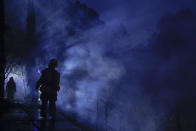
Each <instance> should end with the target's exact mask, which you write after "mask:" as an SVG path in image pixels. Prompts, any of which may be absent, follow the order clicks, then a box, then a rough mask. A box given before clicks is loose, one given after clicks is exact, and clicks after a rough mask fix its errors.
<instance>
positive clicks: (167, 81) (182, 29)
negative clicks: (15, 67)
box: [7, 0, 196, 131]
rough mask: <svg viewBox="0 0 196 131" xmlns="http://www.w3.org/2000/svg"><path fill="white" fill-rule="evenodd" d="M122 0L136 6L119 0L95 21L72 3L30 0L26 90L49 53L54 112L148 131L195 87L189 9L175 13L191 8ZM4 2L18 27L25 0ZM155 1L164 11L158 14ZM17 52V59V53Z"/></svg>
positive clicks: (159, 124) (22, 22)
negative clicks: (54, 74)
mask: <svg viewBox="0 0 196 131" xmlns="http://www.w3.org/2000/svg"><path fill="white" fill-rule="evenodd" d="M127 2H128V3H129V4H131V5H132V6H133V7H134V5H137V6H135V8H132V9H129V8H127V7H126V6H125V4H124V3H125V2H122V3H121V4H120V5H121V7H123V8H124V9H123V10H121V9H122V8H118V9H117V8H116V7H115V8H111V10H110V11H107V12H104V14H102V12H100V14H101V17H102V18H104V22H102V20H100V18H99V15H98V14H97V13H96V12H95V11H93V10H92V9H90V8H88V7H86V6H85V5H83V4H81V3H79V2H76V3H75V2H71V1H63V0H58V2H57V1H54V0H50V1H48V0H47V1H46V0H45V1H44V0H42V1H39V0H35V1H34V8H35V16H36V34H37V35H38V37H37V46H36V48H35V49H33V51H32V50H31V49H30V50H31V51H30V54H28V53H29V51H28V50H29V49H27V52H28V53H25V54H27V55H28V56H29V57H27V58H26V59H25V62H24V61H23V63H24V65H23V66H25V68H26V71H27V72H25V71H24V72H25V73H26V74H25V78H24V80H25V81H31V82H30V83H28V84H26V86H29V88H30V87H31V88H33V86H34V83H35V81H36V80H37V79H38V77H39V75H40V74H39V73H40V72H41V70H42V69H44V68H45V67H47V63H48V60H49V59H50V58H53V57H56V58H57V59H58V60H59V68H58V70H59V71H60V73H61V91H60V92H59V97H58V106H59V107H60V108H61V109H63V110H64V111H70V112H74V113H75V114H77V116H78V118H80V119H82V120H83V121H84V120H85V121H87V122H89V123H90V122H91V124H92V125H96V124H97V125H100V126H102V127H103V128H105V129H106V128H107V129H113V130H117V131H120V130H123V131H130V130H134V131H137V130H141V131H155V130H159V129H160V128H162V127H163V125H162V123H163V121H164V120H166V119H167V114H168V113H169V112H170V110H171V109H172V107H173V106H174V105H175V103H176V102H177V101H178V100H180V99H184V98H186V97H185V96H184V94H185V92H187V94H188V93H189V91H190V90H191V91H193V90H194V88H193V87H194V85H195V82H194V79H193V78H194V76H195V68H194V67H195V60H194V57H195V45H194V42H195V38H194V34H195V33H196V32H195V29H196V26H195V24H194V23H195V22H196V16H195V12H194V11H193V10H191V9H186V10H182V9H183V8H186V7H191V6H192V5H191V6H190V4H189V2H190V3H191V1H189V2H184V1H181V4H179V5H175V6H172V5H174V4H172V5H170V6H168V3H170V2H168V3H167V1H165V2H163V1H162V2H161V1H158V2H153V1H152V2H151V3H150V2H144V3H145V4H146V3H148V4H147V6H145V4H144V3H143V4H141V5H142V6H141V8H139V7H140V4H139V3H135V2H133V1H132V2H131V1H127ZM117 3H119V2H117ZM171 3H172V2H171ZM185 3H186V4H185ZM7 4H9V5H7V6H8V7H9V8H8V7H7V16H9V17H7V18H9V19H7V24H8V25H9V26H11V27H12V28H14V29H15V28H16V27H17V28H19V30H20V31H22V32H25V30H26V26H24V25H26V24H25V21H26V16H27V13H25V12H27V11H28V8H24V9H23V8H19V7H20V6H21V5H26V6H27V5H28V4H27V1H26V0H18V3H16V2H14V1H11V0H9V1H8V2H7ZM88 4H89V3H88ZM127 5H128V4H127ZM155 5H156V6H158V7H162V6H164V7H165V8H163V7H162V8H160V10H159V11H157V9H155V8H154V7H155ZM183 5H184V6H183ZM111 6H112V5H111ZM13 7H14V8H13ZM143 7H145V8H143ZM171 7H173V8H171ZM113 9H114V10H115V11H114V10H113ZM116 9H117V10H116ZM137 9H138V10H137ZM155 10H156V11H155ZM180 10H182V11H180ZM113 11H114V12H113ZM119 11H120V12H119ZM165 11H168V12H171V13H165ZM13 12H18V13H16V14H17V16H18V15H19V14H20V15H21V17H17V18H14V19H16V23H18V24H16V23H15V22H14V23H13V22H12V21H11V18H10V17H11V15H10V14H12V13H13ZM116 12H118V13H117V14H116ZM125 12H126V13H125ZM103 16H104V17H103ZM108 16H109V17H108ZM127 16H129V17H127ZM160 18H161V19H160ZM16 25H20V26H16ZM156 25H158V26H156ZM10 43H12V42H10ZM19 43H20V42H15V43H14V44H13V45H15V46H16V47H17V45H18V44H19ZM22 47H23V48H24V47H28V46H23V45H22ZM10 52H12V51H10ZM12 53H13V54H14V53H15V49H13V52H12ZM18 53H20V51H18ZM18 53H15V56H16V57H19V56H22V55H24V54H22V55H18ZM20 71H21V69H20ZM20 71H19V72H20ZM32 72H33V73H32ZM26 79H28V80H26ZM17 80H18V78H17ZM18 81H19V80H18ZM18 83H20V82H18ZM187 89H188V90H187ZM21 94H22V93H21Z"/></svg>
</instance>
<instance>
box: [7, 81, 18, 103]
mask: <svg viewBox="0 0 196 131" xmlns="http://www.w3.org/2000/svg"><path fill="white" fill-rule="evenodd" d="M6 93H7V98H8V100H10V101H12V100H14V94H15V93H16V83H15V82H14V78H13V77H10V79H9V81H8V83H7V85H6Z"/></svg>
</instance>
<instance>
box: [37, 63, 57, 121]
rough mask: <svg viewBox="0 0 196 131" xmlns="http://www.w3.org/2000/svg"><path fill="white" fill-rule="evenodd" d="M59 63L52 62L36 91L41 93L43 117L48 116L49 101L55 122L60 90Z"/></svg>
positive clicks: (38, 82) (43, 73)
mask: <svg viewBox="0 0 196 131" xmlns="http://www.w3.org/2000/svg"><path fill="white" fill-rule="evenodd" d="M57 65H58V62H57V60H56V59H52V60H50V63H49V65H48V68H47V69H45V70H43V71H42V75H41V77H40V79H39V80H38V81H37V84H36V90H38V89H39V87H40V91H41V96H40V99H41V102H42V104H41V112H40V115H41V116H42V117H46V114H47V104H48V101H49V113H50V116H51V117H52V120H55V117H56V100H57V91H59V90H60V87H59V82H60V73H59V72H57V71H56V70H55V68H56V67H57Z"/></svg>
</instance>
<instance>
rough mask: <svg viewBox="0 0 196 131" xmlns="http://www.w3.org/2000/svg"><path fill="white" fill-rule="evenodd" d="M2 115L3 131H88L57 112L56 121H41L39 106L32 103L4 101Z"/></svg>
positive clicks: (0, 126) (1, 125) (1, 124)
mask: <svg viewBox="0 0 196 131" xmlns="http://www.w3.org/2000/svg"><path fill="white" fill-rule="evenodd" d="M1 105H3V106H2V107H3V108H1V113H0V129H1V131H40V130H41V131H82V130H84V131H86V130H88V129H85V127H83V126H82V125H80V124H79V123H77V122H76V121H74V120H73V119H71V118H69V117H66V115H65V114H64V113H63V112H61V111H57V118H56V121H52V120H50V119H49V118H47V119H41V118H40V116H39V105H38V104H35V103H32V102H17V103H16V102H15V103H10V102H7V101H4V102H3V103H1Z"/></svg>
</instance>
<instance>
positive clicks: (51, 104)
mask: <svg viewBox="0 0 196 131" xmlns="http://www.w3.org/2000/svg"><path fill="white" fill-rule="evenodd" d="M49 111H50V116H51V117H52V119H55V117H56V100H50V101H49Z"/></svg>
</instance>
